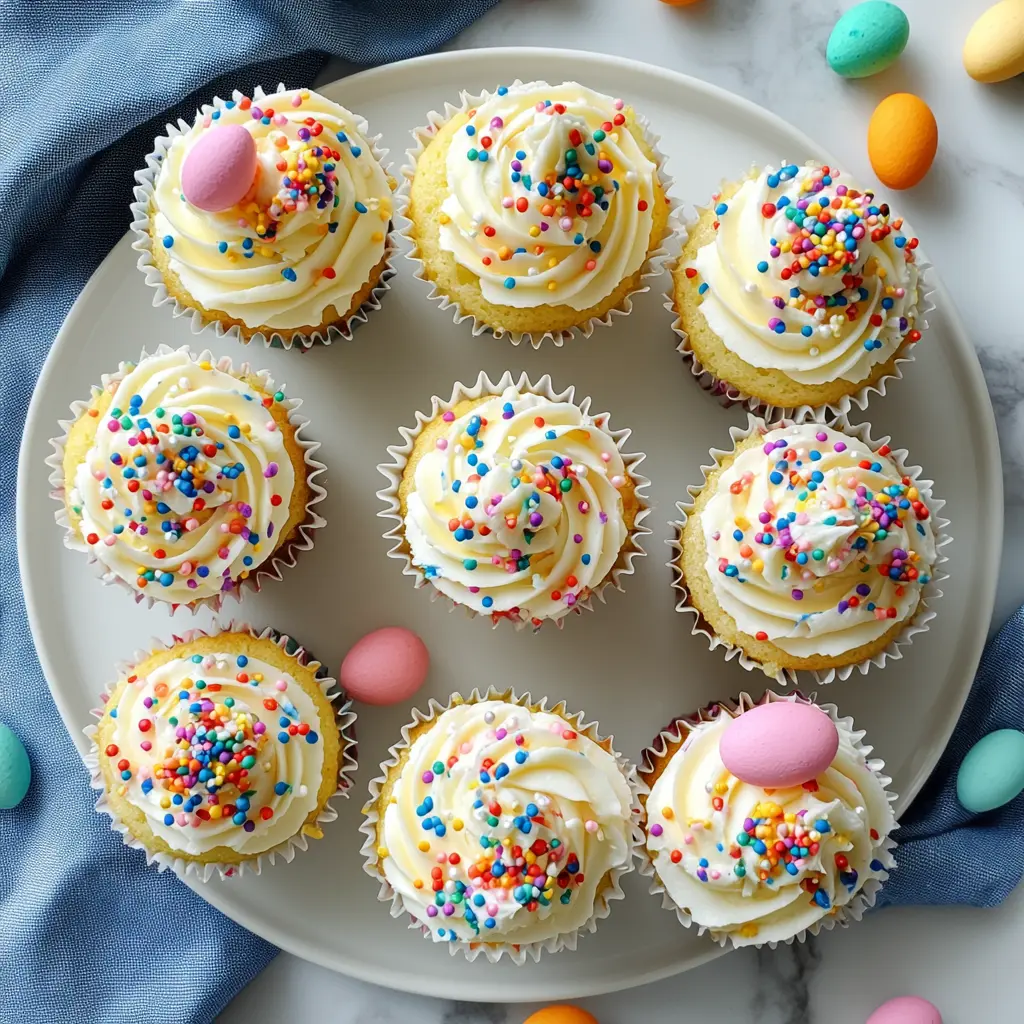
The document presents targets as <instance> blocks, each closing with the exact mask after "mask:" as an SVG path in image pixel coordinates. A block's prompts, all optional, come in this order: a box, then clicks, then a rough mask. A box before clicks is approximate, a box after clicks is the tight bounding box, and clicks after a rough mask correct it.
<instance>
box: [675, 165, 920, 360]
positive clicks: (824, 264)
mask: <svg viewBox="0 0 1024 1024" xmlns="http://www.w3.org/2000/svg"><path fill="white" fill-rule="evenodd" d="M798 175H803V177H802V178H801V180H800V183H799V189H798V191H797V192H796V193H795V194H796V196H797V198H796V199H795V200H791V198H790V195H789V194H787V191H788V192H792V186H789V185H788V184H787V183H790V182H792V181H793V180H794V179H795V178H796V177H797V176H798ZM839 177H840V172H839V171H838V170H836V169H835V168H832V167H829V166H827V165H824V166H816V167H810V168H800V167H797V166H796V165H795V164H786V165H785V166H783V167H781V168H780V169H779V170H778V171H769V172H767V178H766V184H767V190H768V195H769V196H770V197H771V198H769V200H768V201H766V202H765V203H763V204H762V206H761V209H760V217H761V218H762V219H763V220H764V222H765V223H766V225H767V227H766V228H765V237H766V238H767V246H766V251H764V252H758V253H757V256H756V258H755V259H754V261H753V262H752V264H751V265H750V266H749V267H739V268H737V270H738V272H739V273H741V274H744V275H745V276H746V277H747V280H748V281H749V284H748V285H747V287H748V289H751V290H755V291H760V292H761V293H762V294H763V295H765V296H766V297H770V298H771V304H772V306H774V311H773V312H772V313H771V314H770V315H769V316H767V317H765V320H764V322H763V325H762V326H763V328H764V329H766V330H768V331H771V332H772V333H774V334H779V335H787V334H789V335H797V336H798V337H801V338H803V339H805V342H804V344H805V345H806V346H807V348H808V350H810V354H811V355H812V356H817V355H818V347H819V346H821V345H823V344H824V345H827V344H829V342H830V339H838V338H839V337H840V336H841V335H842V334H843V333H844V332H845V331H847V330H848V329H849V328H850V327H851V326H854V325H856V326H858V327H859V328H861V333H862V336H863V341H862V344H863V347H864V348H865V349H866V350H867V351H869V352H871V351H874V350H877V349H881V348H882V347H883V346H884V345H887V344H888V345H889V346H890V348H891V349H895V348H896V347H898V346H899V345H900V344H901V343H902V342H903V341H904V340H905V341H907V342H911V343H913V342H916V341H919V340H920V338H921V332H920V331H919V330H917V329H916V328H915V327H914V325H913V324H912V322H911V321H910V320H908V318H907V317H905V316H900V315H898V313H897V312H893V310H894V307H902V306H904V305H905V303H904V299H905V298H906V297H907V292H906V289H905V288H904V287H903V286H901V284H900V282H899V281H888V280H886V278H887V277H888V276H889V275H888V272H887V269H886V259H887V258H888V256H890V255H891V256H892V257H893V258H894V259H898V260H900V261H902V262H905V263H907V264H913V263H914V262H915V250H916V249H917V247H918V240H917V238H916V237H913V236H908V235H907V234H906V233H904V231H903V220H902V218H900V217H895V216H894V215H893V214H892V212H891V210H890V209H889V206H888V204H887V203H884V202H878V201H877V200H876V198H875V195H874V193H873V192H865V191H859V190H858V189H855V188H853V187H849V186H847V185H844V184H842V183H841V182H840V181H839ZM777 190H779V193H780V194H777V195H776V194H775V193H776V191H777ZM712 201H713V202H715V203H716V205H715V207H714V210H715V215H716V218H717V219H716V221H715V222H714V227H715V230H716V232H720V231H721V230H722V225H723V224H724V223H725V222H726V219H727V218H728V217H730V216H732V215H733V214H731V213H730V206H729V203H728V202H721V201H718V199H717V197H713V199H712ZM880 247H881V248H884V250H885V253H886V256H885V257H880V256H879V255H877V254H876V250H877V249H879V248H880ZM890 266H891V264H890ZM685 273H686V276H687V278H689V279H691V280H693V279H699V277H700V274H699V273H698V270H697V269H696V268H694V267H692V266H691V267H687V268H686V269H685ZM826 282H834V283H826ZM697 284H698V289H699V293H700V294H701V295H704V294H705V293H706V291H707V284H708V282H706V281H702V280H697ZM776 287H778V289H779V290H778V292H777V294H773V291H772V290H773V289H774V288H776ZM823 339H824V340H823Z"/></svg>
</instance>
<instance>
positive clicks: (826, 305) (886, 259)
mask: <svg viewBox="0 0 1024 1024" xmlns="http://www.w3.org/2000/svg"><path fill="white" fill-rule="evenodd" d="M916 248H917V239H916V238H914V237H911V236H910V235H909V233H908V232H906V231H905V230H904V226H903V221H902V219H901V218H899V217H897V216H896V215H895V214H894V213H893V212H892V211H891V210H890V209H889V206H888V204H886V203H884V202H881V201H880V200H878V199H877V198H876V197H875V194H874V193H873V192H863V191H861V190H859V189H857V188H855V187H853V185H852V184H850V183H847V184H843V178H842V177H841V175H840V172H839V171H838V170H836V169H835V168H831V167H827V166H825V167H822V166H818V165H814V164H812V165H807V166H803V167H797V166H796V165H795V164H788V165H786V166H784V167H782V168H780V169H778V170H776V169H774V168H771V167H768V168H765V169H764V170H762V171H760V172H759V173H757V174H755V175H753V176H751V177H748V178H746V179H744V180H742V181H738V182H732V183H730V184H728V185H725V186H724V187H723V188H722V191H721V192H720V193H718V194H717V195H715V196H714V197H713V201H712V203H711V205H710V206H709V207H708V208H707V209H705V210H703V211H702V212H701V214H700V216H699V218H698V220H697V222H696V224H695V225H693V227H692V230H691V232H690V235H689V239H688V241H687V242H686V245H685V246H684V248H683V251H682V254H681V256H680V258H679V261H678V263H677V264H676V267H675V269H674V271H673V275H672V276H673V289H672V294H671V295H670V299H671V305H672V308H673V309H674V311H675V313H676V315H677V317H678V319H677V321H676V328H677V330H678V331H679V333H680V334H681V335H682V337H683V339H684V340H683V343H682V345H681V346H680V350H681V351H682V352H683V353H684V354H685V355H687V357H688V358H691V359H692V360H693V368H694V373H695V374H696V375H697V376H698V377H700V378H701V379H702V382H703V383H704V384H705V385H706V386H707V387H710V388H715V389H716V390H718V391H720V392H724V393H726V394H728V395H729V396H730V397H732V398H734V399H737V400H743V399H747V400H749V401H748V404H749V406H750V408H752V409H753V408H756V407H758V406H761V407H767V406H774V407H776V408H782V409H792V408H795V407H797V406H801V405H809V406H813V407H822V406H830V407H833V409H834V411H837V412H845V411H847V410H848V409H849V406H850V399H851V398H856V399H857V402H858V404H859V405H860V407H861V408H863V407H864V405H865V404H866V402H867V389H870V388H875V387H876V386H879V385H881V383H882V381H883V380H884V379H885V378H887V377H893V376H900V375H901V374H900V371H899V369H898V365H897V364H899V363H900V362H903V361H905V360H907V359H909V358H910V351H911V349H912V347H913V345H914V344H915V342H917V341H918V340H919V339H920V337H921V327H923V326H924V324H923V321H921V319H920V311H921V310H922V308H923V294H922V279H921V275H920V271H919V267H918V264H917V261H916V259H915V256H916V252H915V250H916Z"/></svg>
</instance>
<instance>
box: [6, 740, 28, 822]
mask: <svg viewBox="0 0 1024 1024" xmlns="http://www.w3.org/2000/svg"><path fill="white" fill-rule="evenodd" d="M31 781H32V766H31V765H30V764H29V763H28V754H27V753H26V752H25V748H24V746H23V745H22V742H21V740H19V739H18V737H17V736H15V735H14V733H13V732H11V730H10V729H8V728H7V726H6V725H4V724H3V722H0V810H4V811H6V810H9V809H10V808H11V807H17V806H18V804H20V803H21V801H22V800H24V799H25V794H26V793H27V792H28V784H29V783H30V782H31Z"/></svg>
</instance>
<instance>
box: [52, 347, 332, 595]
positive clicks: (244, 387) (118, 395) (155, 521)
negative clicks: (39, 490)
mask: <svg viewBox="0 0 1024 1024" xmlns="http://www.w3.org/2000/svg"><path fill="white" fill-rule="evenodd" d="M300 405H301V402H299V401H297V400H295V399H292V398H288V397H286V395H285V393H284V389H283V388H279V387H278V386H277V385H276V384H275V383H274V382H273V381H272V380H271V379H270V377H269V376H268V375H267V374H266V373H263V372H255V371H252V370H250V369H249V367H248V366H247V365H243V366H241V367H239V368H238V369H237V370H236V369H234V368H233V367H232V364H231V360H230V359H219V360H218V359H215V358H214V356H213V355H211V353H209V352H203V353H202V354H201V355H198V356H197V355H194V354H192V353H191V352H190V351H189V350H188V348H181V349H177V350H174V349H171V348H169V347H167V346H166V345H161V346H160V347H159V348H158V349H157V351H156V352H155V353H154V354H153V355H151V356H150V355H146V353H145V352H144V353H143V354H142V357H141V359H140V360H139V362H138V363H122V364H121V367H120V369H119V370H118V371H117V372H116V373H113V374H105V375H104V376H103V379H102V385H101V386H100V387H97V388H94V389H93V394H92V397H91V398H90V399H89V401H88V402H76V403H75V404H74V405H73V406H72V407H71V411H72V414H73V416H72V419H71V420H67V421H62V422H61V427H62V428H63V429H64V434H63V436H61V437H60V438H57V439H54V440H53V441H52V442H51V443H52V444H53V446H54V449H55V452H54V454H53V455H51V456H50V458H49V459H48V460H47V462H48V464H49V465H50V467H51V468H52V470H53V472H52V474H51V476H50V483H51V484H52V485H53V488H54V489H53V492H52V493H53V497H54V498H56V499H57V500H58V501H59V502H60V504H61V507H60V509H59V511H58V512H57V515H56V518H57V522H58V523H59V524H60V525H62V526H63V527H64V528H65V535H64V542H65V544H66V545H67V546H68V547H69V548H72V549H73V550H76V551H84V552H86V553H87V554H88V556H89V558H90V561H92V562H94V563H96V564H97V565H98V567H99V569H100V570H101V572H102V576H103V579H104V581H105V582H108V583H113V582H116V583H119V584H120V585H122V586H124V587H126V588H127V589H128V590H129V591H131V593H132V594H133V595H134V596H135V599H136V600H137V601H142V600H143V599H148V600H149V601H150V603H151V604H153V603H156V602H163V603H166V604H168V605H170V606H171V608H172V610H173V609H174V608H176V607H177V606H179V605H184V606H186V607H188V608H190V609H191V610H193V611H194V610H196V609H197V608H199V607H200V606H203V605H208V606H210V607H213V608H214V609H216V608H219V607H220V605H221V602H222V600H223V598H224V597H225V596H226V595H229V594H231V595H235V596H239V597H240V596H241V594H242V591H243V589H244V588H246V587H249V588H255V589H259V586H260V583H261V580H262V579H264V578H270V579H280V574H281V570H282V569H283V568H284V567H286V566H290V565H294V563H295V558H296V556H297V554H298V552H299V551H302V550H306V549H308V548H310V547H312V544H313V531H314V530H315V529H316V528H317V527H320V526H323V524H324V521H323V519H322V518H321V517H320V516H319V515H318V514H317V512H316V505H317V503H318V502H320V501H321V500H322V499H323V497H324V495H325V491H324V489H323V487H322V486H321V485H320V483H319V482H318V481H317V477H319V475H320V474H321V473H322V472H323V469H324V467H323V466H322V465H321V463H319V462H317V461H316V460H315V459H314V454H315V453H316V451H317V449H318V448H319V447H320V446H319V444H318V443H316V442H313V441H310V440H308V439H307V438H306V437H305V436H304V435H303V429H304V427H305V425H306V420H305V419H303V418H302V417H300V416H299V415H298V409H299V406H300Z"/></svg>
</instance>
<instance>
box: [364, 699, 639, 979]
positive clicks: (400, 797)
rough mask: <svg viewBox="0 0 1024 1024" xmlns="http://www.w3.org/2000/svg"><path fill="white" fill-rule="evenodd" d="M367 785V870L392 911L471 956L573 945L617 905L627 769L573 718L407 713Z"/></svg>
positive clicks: (631, 834) (628, 803)
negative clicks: (410, 717) (399, 735)
mask: <svg viewBox="0 0 1024 1024" xmlns="http://www.w3.org/2000/svg"><path fill="white" fill-rule="evenodd" d="M390 755H391V756H390V757H389V758H388V760H386V761H385V762H384V763H383V764H382V765H381V770H382V772H383V775H382V776H381V777H380V778H378V779H375V780H374V781H373V782H372V783H371V784H370V801H369V803H368V804H367V806H366V808H365V809H364V810H365V815H366V819H365V822H364V824H363V826H362V831H363V832H364V833H365V835H366V837H367V839H366V842H365V844H364V846H363V853H364V855H365V857H366V863H365V868H366V871H367V872H368V873H369V874H370V875H371V877H373V878H374V879H377V880H379V881H380V882H381V889H380V899H381V900H384V901H390V902H391V903H392V908H393V909H392V913H393V915H394V916H396V917H397V916H400V915H402V914H403V913H408V914H411V915H412V917H413V919H414V921H415V922H416V923H417V924H418V925H420V926H422V929H423V933H424V935H426V936H427V937H428V938H430V939H432V940H433V941H435V942H444V943H447V944H448V945H449V946H450V948H451V950H452V952H453V953H454V952H456V951H462V952H465V953H466V954H467V955H468V956H469V957H470V959H473V958H475V957H476V956H477V955H478V954H479V953H480V951H481V950H483V951H484V953H485V955H486V956H487V958H488V959H489V960H497V959H499V958H500V957H501V956H502V955H508V956H509V957H511V959H513V960H514V961H516V962H518V963H522V962H523V961H524V960H525V959H526V957H527V955H529V956H532V957H533V958H534V959H538V958H539V957H540V954H541V952H542V951H547V952H555V951H557V950H559V949H562V948H566V947H568V948H570V949H573V948H575V946H576V939H577V936H578V935H579V934H580V933H582V932H586V931H594V930H595V928H596V927H597V921H598V919H599V918H603V917H606V916H607V915H608V912H609V908H608V902H609V901H610V900H613V899H620V898H621V897H622V890H621V889H620V887H619V879H620V877H621V876H622V875H623V874H625V873H626V872H628V871H630V870H631V868H632V860H633V849H634V845H635V843H636V842H637V841H638V839H639V834H638V832H637V831H636V824H635V820H634V818H635V814H636V813H638V811H639V806H638V805H635V798H634V792H633V786H634V778H635V772H634V769H633V768H632V766H630V765H629V764H628V762H626V761H624V760H623V759H622V758H621V757H620V756H619V755H617V754H616V753H615V752H614V751H613V750H612V747H611V742H610V741H609V740H605V739H602V738H601V737H600V736H599V735H598V733H597V730H596V727H595V726H594V725H592V724H587V723H585V722H583V718H582V715H569V714H568V713H567V712H566V710H565V705H564V704H558V705H556V706H555V707H553V708H551V709H547V708H546V704H545V702H544V701H541V702H540V703H534V702H533V701H532V700H531V698H530V696H529V694H526V695H524V696H523V697H521V698H517V697H516V696H515V695H514V694H513V693H511V692H510V691H509V692H505V693H498V692H497V691H495V690H491V691H489V692H488V694H487V695H486V696H481V695H480V694H479V693H478V692H477V691H475V690H474V691H473V693H472V694H471V695H470V696H469V697H467V698H462V697H460V696H458V695H457V694H456V695H453V696H452V698H451V701H450V703H449V705H448V707H447V708H445V707H442V706H441V705H440V704H438V703H437V702H436V701H431V702H430V706H429V707H428V709H427V711H426V713H423V712H420V711H416V712H414V717H413V721H412V722H411V723H410V724H409V725H408V726H406V728H405V729H403V731H402V739H401V741H400V742H399V743H397V744H396V745H395V746H394V747H392V748H391V750H390Z"/></svg>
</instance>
